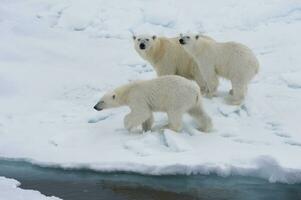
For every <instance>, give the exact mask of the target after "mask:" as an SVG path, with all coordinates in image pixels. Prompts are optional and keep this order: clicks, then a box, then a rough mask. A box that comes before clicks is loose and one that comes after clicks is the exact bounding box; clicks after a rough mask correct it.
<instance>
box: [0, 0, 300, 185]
mask: <svg viewBox="0 0 301 200" xmlns="http://www.w3.org/2000/svg"><path fill="white" fill-rule="evenodd" d="M2 2H3V3H1V5H0V38H1V45H0V52H1V53H0V156H1V157H4V158H22V159H26V160H28V161H30V162H32V163H35V164H40V165H49V166H51V165H55V166H61V167H64V168H88V169H93V170H99V171H129V172H137V173H142V174H152V175H161V174H197V173H199V174H211V173H213V174H218V175H220V176H229V175H243V176H254V177H260V178H264V179H267V180H269V181H270V182H283V183H297V182H301V159H300V156H301V133H300V128H299V125H300V119H301V111H300V108H301V81H300V80H301V57H300V51H301V40H300V34H299V33H300V32H301V3H300V1H297V0H296V1H293V0H292V1H280V0H265V1H262V0H256V1H247V0H243V1H234V0H228V1H222V2H221V1H217V0H210V1H207V0H204V1H198V0H194V1H185V2H182V1H159V0H156V1H138V0H133V1H130V2H126V1H122V0H112V1H101V0H92V1H84V0H76V1H69V0H60V1H59V0H43V1H37V0H29V1H21V0H16V1H10V0H3V1H2ZM187 31H192V32H205V33H206V34H208V35H210V36H212V37H213V38H215V39H216V40H218V41H233V40H235V41H237V42H241V43H244V44H246V45H248V46H249V47H250V48H252V49H253V51H254V52H255V54H256V55H257V56H258V59H259V61H260V64H261V69H260V73H259V74H258V75H257V76H256V78H255V79H254V80H253V81H252V83H251V84H250V88H249V93H248V97H247V99H246V102H245V103H244V104H243V105H242V106H239V107H237V106H230V105H227V104H226V103H225V101H224V98H225V96H226V95H227V92H228V90H229V88H230V84H229V83H228V82H227V81H221V85H220V87H219V96H218V97H215V98H213V99H212V100H210V99H204V107H205V109H206V110H207V112H208V114H210V116H211V117H212V119H213V122H214V131H213V132H211V133H209V134H206V133H203V132H199V131H198V130H197V129H196V128H195V124H194V123H193V122H192V120H191V119H190V118H188V116H186V117H185V118H184V128H183V131H182V132H181V133H174V132H172V131H169V130H165V131H159V129H160V127H162V126H164V124H165V123H167V117H166V115H164V114H156V115H155V120H156V121H155V129H156V130H158V131H154V132H148V133H143V134H142V133H141V131H139V130H137V131H136V132H134V133H128V132H127V131H126V130H125V129H124V128H123V117H124V115H125V114H126V113H127V112H128V108H119V109H113V110H106V111H102V112H99V113H97V112H96V111H94V110H93V106H94V104H95V103H96V102H97V100H98V99H99V98H100V97H101V95H102V94H103V93H104V92H106V91H107V90H110V89H112V88H114V87H116V86H119V85H121V84H124V83H127V82H129V81H131V80H135V79H149V78H152V77H155V73H154V71H153V69H152V67H151V66H150V65H149V64H148V63H147V62H145V61H144V60H142V59H141V58H140V57H139V56H138V54H137V53H136V52H135V50H134V48H133V43H132V41H131V32H135V33H138V34H139V33H150V34H154V33H155V34H157V35H167V36H176V35H177V34H178V33H180V32H187Z"/></svg>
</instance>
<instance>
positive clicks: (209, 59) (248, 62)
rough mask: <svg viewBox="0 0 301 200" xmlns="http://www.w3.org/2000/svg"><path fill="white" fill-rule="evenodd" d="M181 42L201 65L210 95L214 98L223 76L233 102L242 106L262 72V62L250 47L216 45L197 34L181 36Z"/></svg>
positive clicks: (232, 44)
mask: <svg viewBox="0 0 301 200" xmlns="http://www.w3.org/2000/svg"><path fill="white" fill-rule="evenodd" d="M179 43H180V44H181V45H182V46H183V47H184V49H185V50H186V51H187V53H189V55H191V56H192V57H193V58H194V60H195V61H196V62H197V63H198V65H199V67H200V70H201V72H202V74H203V78H204V80H205V82H206V84H207V89H208V90H209V96H213V95H214V92H215V91H216V89H217V87H218V83H219V82H218V76H221V77H223V78H225V79H228V80H230V81H231V84H232V89H231V90H230V92H229V93H230V95H231V103H232V104H234V105H239V104H241V103H242V101H243V100H244V98H245V95H246V93H247V87H248V83H249V82H250V81H251V79H252V78H253V77H254V76H255V75H256V74H257V73H258V70H259V62H258V60H257V58H256V56H255V55H254V54H253V52H252V51H251V50H250V49H249V48H248V47H246V46H244V45H243V44H240V43H236V42H225V43H221V42H216V41H214V40H211V39H207V38H205V37H201V36H200V35H197V34H187V35H182V34H181V35H180V38H179Z"/></svg>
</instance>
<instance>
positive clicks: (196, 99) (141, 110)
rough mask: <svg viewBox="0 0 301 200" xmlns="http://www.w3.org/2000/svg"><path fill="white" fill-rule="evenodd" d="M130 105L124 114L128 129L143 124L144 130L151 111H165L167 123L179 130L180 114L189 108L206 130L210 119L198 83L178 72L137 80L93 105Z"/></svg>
mask: <svg viewBox="0 0 301 200" xmlns="http://www.w3.org/2000/svg"><path fill="white" fill-rule="evenodd" d="M118 106H129V107H130V109H131V112H130V113H129V114H127V115H126V116H125V118H124V125H125V128H126V129H128V130H131V129H132V128H134V127H137V126H139V125H141V124H142V128H143V130H144V131H147V130H150V129H151V127H152V124H153V112H166V113H167V115H168V119H169V125H168V127H169V128H170V129H172V130H174V131H180V130H181V127H182V116H183V114H184V113H186V112H188V113H189V114H190V115H191V116H192V117H193V118H195V119H196V121H197V122H198V123H199V125H200V126H201V130H203V131H209V130H210V129H211V127H212V124H211V119H210V117H209V116H208V115H207V114H206V112H205V111H204V110H203V107H202V96H201V93H200V88H199V87H198V85H197V84H196V83H195V82H193V81H190V80H187V79H185V78H183V77H180V76H175V75H168V76H161V77H159V78H156V79H152V80H144V81H136V82H132V83H129V84H126V85H123V86H121V87H118V88H116V89H115V90H114V91H113V92H109V93H107V94H105V95H104V96H103V97H102V98H101V100H100V101H99V102H98V103H97V104H96V106H95V109H97V110H102V109H106V108H112V107H118Z"/></svg>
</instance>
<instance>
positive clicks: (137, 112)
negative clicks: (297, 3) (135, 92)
mask: <svg viewBox="0 0 301 200" xmlns="http://www.w3.org/2000/svg"><path fill="white" fill-rule="evenodd" d="M150 115H151V113H150V110H149V109H147V108H140V107H138V108H135V109H133V108H131V112H130V113H129V114H127V115H126V116H125V117H124V127H125V128H126V129H127V130H129V131H130V130H131V129H132V128H134V127H137V126H139V125H141V124H142V123H143V122H145V121H146V120H148V119H149V118H150Z"/></svg>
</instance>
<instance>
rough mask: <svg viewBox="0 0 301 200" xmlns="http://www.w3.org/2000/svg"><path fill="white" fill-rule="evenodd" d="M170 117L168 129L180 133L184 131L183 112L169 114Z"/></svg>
mask: <svg viewBox="0 0 301 200" xmlns="http://www.w3.org/2000/svg"><path fill="white" fill-rule="evenodd" d="M167 115H168V128H169V129H171V130H173V131H175V132H179V131H180V130H181V129H182V116H183V112H180V111H177V112H167Z"/></svg>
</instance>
